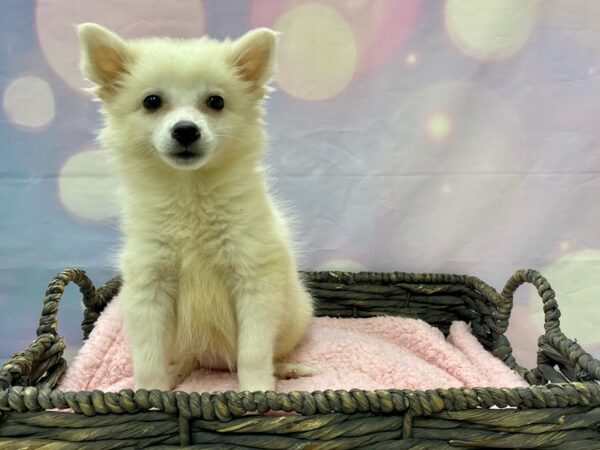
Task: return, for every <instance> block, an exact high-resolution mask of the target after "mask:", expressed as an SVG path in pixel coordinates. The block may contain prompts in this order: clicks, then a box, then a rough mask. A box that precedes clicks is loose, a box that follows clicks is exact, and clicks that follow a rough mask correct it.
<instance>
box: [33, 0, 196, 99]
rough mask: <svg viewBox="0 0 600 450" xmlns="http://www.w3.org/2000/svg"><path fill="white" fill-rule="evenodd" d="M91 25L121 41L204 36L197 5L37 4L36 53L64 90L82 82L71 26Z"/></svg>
mask: <svg viewBox="0 0 600 450" xmlns="http://www.w3.org/2000/svg"><path fill="white" fill-rule="evenodd" d="M83 22H95V23H98V24H99V25H102V26H105V27H107V28H109V29H111V30H113V31H115V32H116V33H118V34H120V35H122V36H123V37H125V38H136V37H137V38H139V37H144V36H158V35H168V36H172V37H193V36H200V35H202V34H203V33H204V29H205V21H204V8H203V6H202V2H201V1H200V0H178V1H176V2H168V7H166V2H164V1H161V0H135V1H119V0H104V1H97V0H72V1H68V2H67V1H65V2H57V1H56V0H37V2H36V6H35V27H36V30H37V37H38V41H39V44H40V48H41V49H42V52H43V53H44V56H45V58H46V60H47V61H48V64H49V65H50V67H51V68H52V69H53V70H54V71H55V72H56V73H57V74H58V76H59V77H60V78H61V79H63V80H64V81H65V82H66V83H67V84H68V85H69V86H71V87H73V88H75V89H77V90H81V88H83V87H86V82H85V80H84V79H83V76H82V75H81V72H80V70H79V43H78V40H77V33H76V30H75V26H76V25H77V24H79V23H83Z"/></svg>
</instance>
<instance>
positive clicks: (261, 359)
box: [78, 24, 312, 391]
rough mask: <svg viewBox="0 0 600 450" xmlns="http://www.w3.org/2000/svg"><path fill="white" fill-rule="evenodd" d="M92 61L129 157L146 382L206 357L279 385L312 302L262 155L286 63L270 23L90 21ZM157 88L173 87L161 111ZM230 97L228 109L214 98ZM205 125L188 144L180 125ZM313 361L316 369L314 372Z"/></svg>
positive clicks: (133, 340) (90, 73)
mask: <svg viewBox="0 0 600 450" xmlns="http://www.w3.org/2000/svg"><path fill="white" fill-rule="evenodd" d="M78 32H79V36H80V41H81V47H82V66H83V70H84V73H85V75H86V76H87V78H89V79H90V80H91V81H92V82H93V83H94V84H95V92H96V93H97V95H98V97H99V98H100V99H101V100H102V105H103V107H102V110H103V113H104V118H105V126H104V128H103V130H102V132H101V133H100V139H101V142H102V144H103V145H104V146H105V147H106V148H108V149H109V150H110V151H111V152H112V154H113V156H114V158H115V160H116V163H117V167H118V172H119V175H120V180H121V191H122V204H123V214H122V230H123V234H124V249H123V251H122V254H121V257H120V266H121V273H122V275H123V288H122V298H123V299H124V304H123V314H124V324H125V329H126V332H127V335H128V339H129V341H130V345H131V347H132V357H133V365H134V377H135V385H136V388H145V389H153V388H156V389H162V390H166V389H170V388H172V387H173V386H174V385H176V384H177V383H178V381H179V380H180V379H181V378H182V377H184V376H186V375H187V374H189V372H190V371H191V370H192V369H193V368H194V367H195V365H196V362H197V361H200V363H201V365H202V366H205V367H206V366H209V367H215V368H227V367H229V368H234V367H236V368H237V373H238V381H239V386H240V390H249V391H257V390H261V391H266V390H273V389H274V388H275V376H274V375H275V373H276V371H277V369H279V372H281V373H279V375H282V376H285V375H290V373H289V372H294V370H295V367H294V366H293V365H290V364H281V365H279V366H276V363H278V362H281V361H282V360H283V359H284V358H285V356H286V355H287V354H288V353H290V352H291V350H293V348H294V347H295V346H296V344H297V343H298V341H299V340H300V338H301V337H302V336H303V334H304V332H305V330H306V328H307V326H308V324H309V322H310V318H311V316H312V302H311V299H310V297H309V295H308V294H307V292H306V291H305V289H304V287H303V285H302V283H301V280H300V279H299V277H298V274H297V268H296V263H295V258H294V255H293V252H292V250H291V248H290V243H289V242H290V238H289V236H288V228H287V226H286V223H285V221H284V219H283V218H282V216H281V214H280V213H279V211H278V209H277V208H276V206H275V205H274V204H273V202H272V200H271V198H270V196H269V193H268V190H267V185H266V180H265V174H264V172H263V169H262V168H261V166H260V160H261V157H262V156H263V153H264V150H265V140H266V136H265V132H264V129H263V128H264V127H263V123H262V117H263V109H262V105H261V104H262V100H263V97H264V96H265V94H266V93H267V91H268V87H267V85H268V82H269V81H270V79H271V78H272V75H273V70H274V66H275V61H274V52H275V45H276V35H275V33H274V32H272V31H271V30H268V29H257V30H253V31H251V32H249V33H248V34H246V35H245V36H243V37H242V38H240V39H238V40H236V41H229V40H226V41H222V42H219V41H215V40H211V39H208V38H201V39H189V40H173V39H167V38H160V39H159V38H154V39H143V40H135V41H125V40H123V39H121V38H120V37H118V36H117V35H116V34H114V33H112V32H110V31H108V30H106V29H104V28H102V27H100V26H98V25H94V24H83V25H80V26H79V27H78ZM148 95H160V97H161V98H162V105H161V107H160V108H158V109H157V110H155V111H149V110H147V109H146V108H144V105H143V101H144V98H146V97H147V96H148ZM213 95H219V96H221V97H222V98H223V99H224V103H225V106H224V108H223V109H222V110H220V111H216V110H212V109H211V108H209V107H208V106H207V99H208V98H209V97H210V96H213ZM182 120H185V121H190V122H192V123H194V124H195V125H196V126H197V127H198V128H199V130H200V133H201V137H200V138H199V140H198V141H197V142H195V143H193V144H192V145H190V146H189V148H188V147H185V150H186V151H187V150H190V151H191V152H192V153H193V154H194V155H193V157H191V158H181V157H179V156H178V154H180V153H178V152H180V151H182V149H181V145H180V144H179V143H178V142H177V141H176V140H175V139H174V137H173V135H172V130H173V127H174V126H175V124H177V123H180V122H181V121H182ZM309 372H310V371H305V372H304V373H302V375H308V374H310V373H309Z"/></svg>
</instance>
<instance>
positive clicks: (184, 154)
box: [172, 150, 201, 160]
mask: <svg viewBox="0 0 600 450" xmlns="http://www.w3.org/2000/svg"><path fill="white" fill-rule="evenodd" d="M172 155H173V156H174V157H175V158H178V159H183V160H187V159H194V158H198V157H200V156H201V154H200V153H199V152H193V151H191V150H182V151H180V152H175V153H173V154H172Z"/></svg>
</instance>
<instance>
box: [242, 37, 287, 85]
mask: <svg viewBox="0 0 600 450" xmlns="http://www.w3.org/2000/svg"><path fill="white" fill-rule="evenodd" d="M277 36H278V34H277V33H276V32H275V31H273V30H270V29H268V28H257V29H255V30H252V31H249V32H248V33H246V34H245V35H244V36H242V37H241V38H239V39H238V40H237V41H235V42H234V59H233V62H234V64H235V66H236V68H237V69H238V73H239V74H240V76H241V77H242V79H244V80H246V81H249V82H251V83H252V84H253V85H254V87H256V88H261V87H264V86H265V85H266V84H267V83H268V82H269V81H270V80H271V78H272V77H273V74H274V72H275V49H276V46H277Z"/></svg>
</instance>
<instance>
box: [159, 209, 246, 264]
mask: <svg viewBox="0 0 600 450" xmlns="http://www.w3.org/2000/svg"><path fill="white" fill-rule="evenodd" d="M242 224H243V217H241V216H240V215H236V214H234V213H232V211H231V210H230V208H229V207H219V206H218V205H216V204H214V203H209V202H200V201H198V202H196V203H192V204H188V205H181V206H180V207H179V208H178V210H177V212H176V214H174V215H173V216H172V217H171V218H170V220H169V222H168V223H166V224H165V231H166V234H167V236H171V237H172V238H173V241H172V243H173V244H174V245H175V247H176V249H177V251H178V253H179V255H180V257H181V258H182V260H185V261H188V262H192V260H193V259H195V258H201V259H202V260H204V261H205V262H208V261H207V260H215V262H217V261H219V260H220V259H222V257H223V256H224V253H226V252H227V250H228V249H229V248H231V246H232V245H235V244H234V243H235V242H237V241H238V240H239V237H240V236H241V235H242V234H243V231H242Z"/></svg>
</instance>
